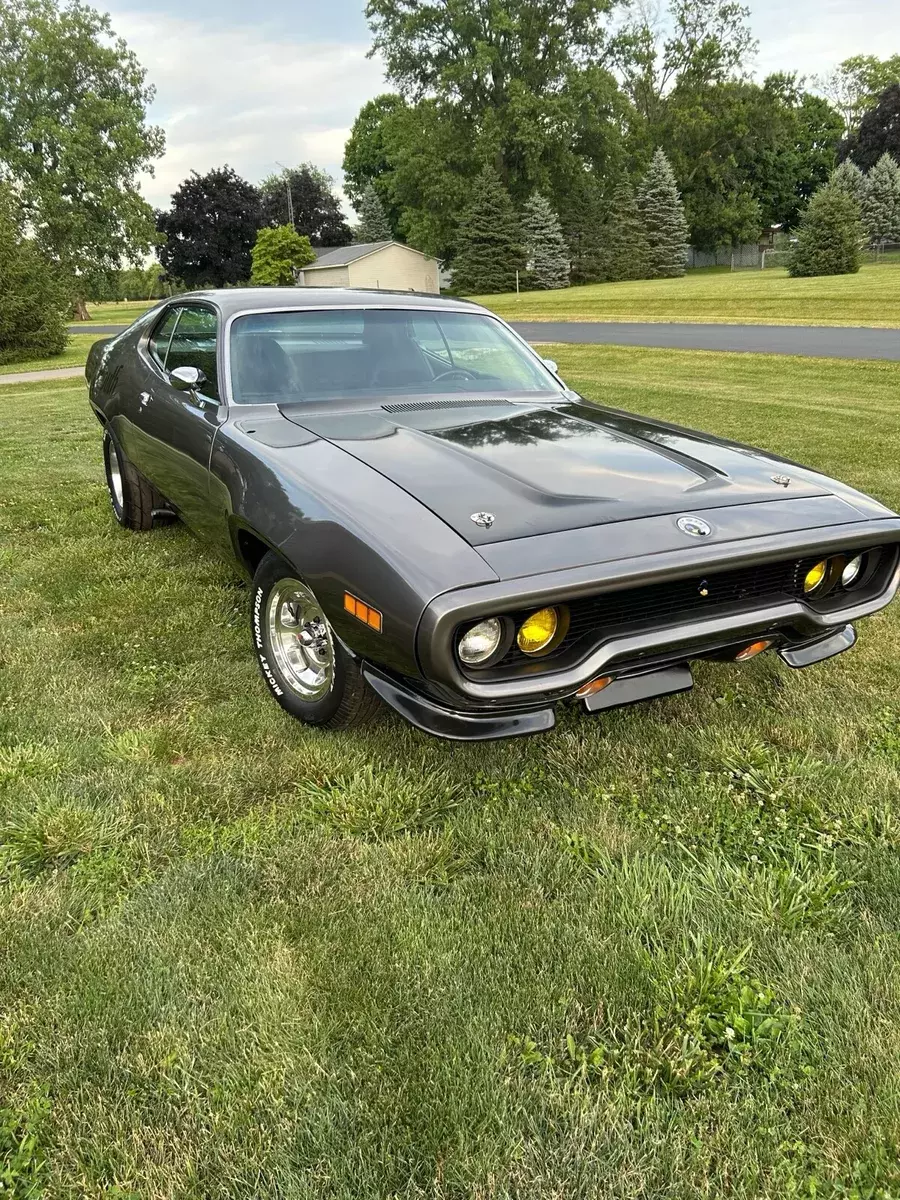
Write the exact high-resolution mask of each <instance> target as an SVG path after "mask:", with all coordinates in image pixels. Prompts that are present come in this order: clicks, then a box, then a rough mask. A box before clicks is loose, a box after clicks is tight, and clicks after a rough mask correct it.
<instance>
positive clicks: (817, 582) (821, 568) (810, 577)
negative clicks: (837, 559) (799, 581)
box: [803, 558, 828, 596]
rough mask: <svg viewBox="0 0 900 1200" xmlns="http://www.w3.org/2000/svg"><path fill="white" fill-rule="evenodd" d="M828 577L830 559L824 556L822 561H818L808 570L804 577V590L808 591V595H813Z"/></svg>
mask: <svg viewBox="0 0 900 1200" xmlns="http://www.w3.org/2000/svg"><path fill="white" fill-rule="evenodd" d="M827 578H828V560H827V559H824V558H823V559H822V561H821V562H817V563H816V565H815V566H814V567H810V569H809V570H808V571H807V572H806V575H805V576H804V577H803V590H804V592H806V594H807V596H810V595H812V593H813V592H816V591H818V590H819V588H820V587H821V586H822V584H823V583H824V582H825V580H826V579H827Z"/></svg>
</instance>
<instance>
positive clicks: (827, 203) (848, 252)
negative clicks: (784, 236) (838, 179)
mask: <svg viewBox="0 0 900 1200" xmlns="http://www.w3.org/2000/svg"><path fill="white" fill-rule="evenodd" d="M864 240H865V231H864V228H863V223H862V220H861V219H860V213H859V205H858V204H857V203H856V201H855V200H854V199H853V197H852V196H848V195H847V193H846V192H843V191H841V190H840V189H839V188H833V187H831V186H830V185H828V184H826V186H825V187H821V188H819V190H818V191H817V192H816V193H815V195H814V196H813V198H812V199H811V200H810V202H809V204H808V206H807V208H806V212H804V214H803V216H802V218H801V220H800V227H799V229H798V230H797V242H796V244H795V245H794V247H793V249H792V250H791V257H790V261H789V263H788V272H789V273H790V274H791V275H793V276H806V275H853V274H855V273H856V272H857V271H858V270H859V252H860V246H861V245H862V243H863V241H864Z"/></svg>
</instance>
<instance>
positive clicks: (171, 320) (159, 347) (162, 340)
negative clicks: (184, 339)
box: [150, 308, 181, 370]
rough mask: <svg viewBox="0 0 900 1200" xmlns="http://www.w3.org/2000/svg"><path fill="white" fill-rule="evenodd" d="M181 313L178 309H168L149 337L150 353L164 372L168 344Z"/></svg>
mask: <svg viewBox="0 0 900 1200" xmlns="http://www.w3.org/2000/svg"><path fill="white" fill-rule="evenodd" d="M180 312H181V309H180V308H170V309H168V311H167V312H166V315H165V316H164V317H163V319H162V320H161V321H160V323H159V324H158V325H157V327H156V328H155V329H154V330H153V332H152V333H151V335H150V353H151V354H152V355H153V357H154V358H155V359H156V361H157V362H158V363H159V365H160V366H161V367H162V368H163V370H165V366H166V355H167V354H168V353H169V343H170V342H171V340H172V334H173V333H174V332H175V325H176V323H177V321H178V316H179V314H180Z"/></svg>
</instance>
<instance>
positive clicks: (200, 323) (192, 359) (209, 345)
mask: <svg viewBox="0 0 900 1200" xmlns="http://www.w3.org/2000/svg"><path fill="white" fill-rule="evenodd" d="M179 312H180V313H181V317H180V319H179V321H178V325H177V326H176V328H175V333H174V336H173V337H172V341H171V344H170V345H169V353H168V356H167V358H166V363H165V366H166V370H167V371H174V370H175V368H176V367H199V368H200V370H201V371H202V372H203V374H204V375H205V376H206V383H205V384H204V385H203V387H202V388H201V389H200V391H201V392H202V393H203V395H204V396H211V397H212V398H213V399H214V400H218V399H219V384H218V376H217V373H216V366H217V364H216V333H217V328H218V321H217V319H216V314H215V313H214V312H212V311H211V310H210V309H208V308H192V307H189V306H188V305H185V306H184V307H183V308H181V309H179Z"/></svg>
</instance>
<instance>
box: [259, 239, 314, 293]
mask: <svg viewBox="0 0 900 1200" xmlns="http://www.w3.org/2000/svg"><path fill="white" fill-rule="evenodd" d="M251 257H252V259H253V269H252V271H251V272H250V282H251V283H254V284H257V285H259V286H261V287H290V286H291V285H292V284H293V283H294V282H295V275H294V272H295V271H298V270H300V269H301V268H302V267H307V266H309V264H310V263H311V262H315V260H316V253H315V251H314V250H313V248H312V246H311V245H310V244H309V238H308V237H303V236H302V235H301V234H299V233H298V232H297V230H296V229H295V228H294V227H293V225H276V226H275V227H274V229H273V228H268V229H260V231H259V233H258V234H257V235H256V244H255V245H254V247H253V250H252V251H251Z"/></svg>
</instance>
